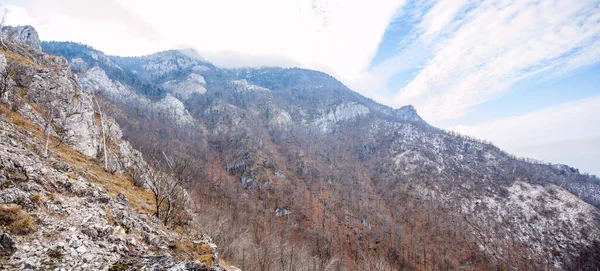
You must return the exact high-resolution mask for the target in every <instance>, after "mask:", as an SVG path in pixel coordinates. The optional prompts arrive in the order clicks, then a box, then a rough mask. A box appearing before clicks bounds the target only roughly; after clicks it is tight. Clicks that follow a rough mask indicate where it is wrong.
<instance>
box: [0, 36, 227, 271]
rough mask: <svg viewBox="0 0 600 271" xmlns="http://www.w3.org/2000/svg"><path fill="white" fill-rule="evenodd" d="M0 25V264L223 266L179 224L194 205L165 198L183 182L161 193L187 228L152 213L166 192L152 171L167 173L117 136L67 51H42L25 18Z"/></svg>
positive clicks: (201, 239) (197, 235)
mask: <svg viewBox="0 0 600 271" xmlns="http://www.w3.org/2000/svg"><path fill="white" fill-rule="evenodd" d="M2 35H4V40H3V42H4V44H5V45H6V46H1V48H0V80H1V81H0V88H1V89H0V264H1V266H2V268H1V269H3V270H25V269H32V270H140V269H144V268H145V269H146V270H159V269H160V270H207V271H208V270H225V269H224V268H223V267H221V266H220V265H219V258H218V254H217V248H216V246H215V245H214V243H213V242H212V239H211V238H210V237H209V236H207V235H203V234H202V232H201V231H200V230H197V229H195V228H194V227H193V226H184V225H183V224H182V223H183V222H182V221H187V222H186V223H188V224H190V225H194V224H195V222H194V221H197V220H198V218H197V217H196V216H195V214H194V213H193V212H192V210H191V209H177V208H170V206H171V205H173V206H180V205H182V204H187V203H189V202H190V201H191V200H190V199H189V196H188V197H187V198H186V197H185V196H186V192H185V191H184V190H181V189H179V190H177V191H178V192H180V194H178V195H182V196H183V197H182V198H178V199H174V198H173V199H171V198H169V199H166V200H165V202H168V203H169V210H173V212H174V213H175V212H176V211H177V212H179V213H178V215H179V216H178V217H177V218H175V217H173V218H172V219H173V220H174V221H175V220H176V221H178V223H180V224H181V227H185V229H186V230H185V233H177V232H176V231H175V230H178V228H172V227H169V226H170V224H168V223H164V222H163V221H166V220H164V219H161V220H163V221H161V220H159V218H160V216H158V215H156V216H153V210H154V208H155V207H156V205H155V202H154V199H155V196H156V195H164V194H162V193H158V194H156V193H153V192H151V191H155V190H154V188H153V187H155V186H153V185H154V184H156V183H157V182H155V181H153V180H156V176H159V175H160V176H164V174H167V173H161V172H160V171H159V170H158V169H157V168H153V167H152V166H151V165H150V164H148V163H147V162H146V161H145V160H144V158H143V157H142V154H141V153H140V152H139V151H137V150H136V149H135V148H133V147H132V146H131V145H130V143H129V142H128V141H126V140H124V139H123V138H122V130H121V128H120V127H119V125H118V124H117V123H116V122H115V120H114V119H113V118H111V117H110V116H107V115H105V114H104V113H103V112H102V110H101V107H99V104H98V102H97V101H96V98H95V96H94V94H93V93H91V92H89V91H87V90H84V89H83V88H82V87H81V85H80V84H79V83H78V82H77V80H76V76H75V75H74V74H73V73H72V72H71V68H70V66H69V63H68V62H67V60H66V59H65V58H62V57H57V56H52V55H48V54H46V53H44V52H42V49H41V48H40V41H39V39H38V35H37V33H36V31H35V29H33V28H32V27H4V28H2ZM132 172H135V173H136V174H132ZM161 174H162V175H161ZM133 176H136V178H134V177H133ZM144 187H149V188H150V189H145V188H144ZM172 195H176V194H172ZM156 208H158V209H160V210H163V209H164V205H162V206H159V207H156ZM162 217H163V218H164V217H165V216H164V215H163V216H162ZM181 227H180V228H181ZM179 231H180V232H181V230H179Z"/></svg>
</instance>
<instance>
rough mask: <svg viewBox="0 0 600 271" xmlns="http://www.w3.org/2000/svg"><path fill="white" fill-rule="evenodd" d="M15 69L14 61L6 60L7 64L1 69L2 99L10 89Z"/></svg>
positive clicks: (0, 91) (0, 94)
mask: <svg viewBox="0 0 600 271" xmlns="http://www.w3.org/2000/svg"><path fill="white" fill-rule="evenodd" d="M0 36H2V35H0ZM14 70H15V64H14V62H12V61H10V60H9V59H7V60H6V66H4V69H3V70H1V71H0V100H1V99H2V97H4V93H6V92H8V90H9V83H10V76H11V73H13V72H14Z"/></svg>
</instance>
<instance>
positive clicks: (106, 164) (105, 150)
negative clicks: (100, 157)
mask: <svg viewBox="0 0 600 271" xmlns="http://www.w3.org/2000/svg"><path fill="white" fill-rule="evenodd" d="M92 99H94V102H95V103H96V106H97V107H98V114H100V126H101V129H102V148H103V149H104V170H108V148H106V125H105V124H104V123H105V121H104V115H103V114H102V108H100V104H99V103H98V99H96V96H95V95H92Z"/></svg>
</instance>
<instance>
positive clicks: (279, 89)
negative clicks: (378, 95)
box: [42, 42, 600, 270]
mask: <svg viewBox="0 0 600 271" xmlns="http://www.w3.org/2000/svg"><path fill="white" fill-rule="evenodd" d="M42 47H43V50H44V51H47V52H50V53H55V54H60V55H64V56H65V57H67V59H68V60H69V61H70V63H71V65H72V69H73V71H74V72H75V73H76V74H77V76H78V80H79V81H80V82H81V84H82V85H83V86H84V87H85V88H88V89H90V90H93V91H96V92H98V93H101V94H102V95H103V96H104V98H105V99H104V100H103V101H102V103H103V105H104V106H106V107H107V108H110V110H111V115H112V116H114V117H115V119H116V120H117V121H118V122H119V124H121V125H122V126H123V129H124V134H125V136H126V137H127V138H129V139H130V140H131V141H132V144H134V146H136V147H138V148H150V147H151V146H149V143H148V142H155V143H154V145H153V146H152V147H153V148H158V149H160V150H162V151H164V152H166V153H168V154H169V155H171V156H173V157H177V158H178V159H182V160H188V161H192V163H194V164H197V165H199V166H201V167H202V169H201V170H202V174H201V175H200V176H198V178H197V180H196V182H195V183H192V184H190V189H192V190H194V191H195V194H194V196H195V197H196V199H197V201H199V202H203V203H204V204H205V205H206V207H205V208H214V209H217V210H219V212H222V213H223V215H225V214H228V215H229V216H230V217H231V220H232V221H235V223H234V226H235V227H238V228H244V227H248V230H249V231H251V232H253V236H254V242H255V243H257V246H256V248H248V247H244V249H242V248H238V249H234V248H232V249H230V250H226V251H224V254H225V255H227V256H228V257H231V258H234V259H236V262H242V261H244V260H245V258H244V257H243V256H242V255H245V254H244V253H254V254H251V255H256V257H257V258H258V257H260V256H261V255H269V256H268V257H267V258H276V256H277V255H276V254H273V251H270V252H268V251H265V250H268V248H269V246H268V245H266V244H263V242H266V241H263V240H271V242H276V241H274V240H294V242H295V243H300V244H302V245H301V247H304V248H303V249H304V251H308V252H307V253H309V254H310V255H313V256H314V257H316V258H317V259H320V261H321V262H322V263H321V265H320V267H319V268H315V269H317V270H324V269H326V268H325V267H326V266H334V265H335V266H337V268H338V269H348V270H358V269H361V268H363V266H364V265H368V264H369V263H370V261H371V260H373V259H376V260H377V259H378V258H381V260H382V261H384V262H389V263H390V264H391V265H393V266H395V267H396V268H404V269H418V270H426V269H441V270H448V269H464V268H475V269H508V270H515V269H516V270H539V269H573V270H578V269H589V270H595V268H596V267H597V266H599V265H600V263H599V262H598V259H599V257H597V255H598V254H599V253H600V246H599V244H600V242H599V240H600V228H599V220H598V216H599V212H598V208H597V207H598V206H600V180H599V179H598V178H596V177H594V176H588V175H582V174H580V173H579V172H578V171H577V170H576V169H573V168H571V167H568V166H564V165H549V164H541V163H535V162H531V161H526V160H523V159H518V158H516V157H514V156H511V155H509V154H507V153H505V152H503V151H501V150H499V149H498V148H496V147H494V146H493V145H491V144H488V143H485V142H482V141H479V140H476V139H473V138H468V137H464V136H460V135H457V134H453V133H449V132H446V131H443V130H440V129H437V128H435V127H432V126H430V125H428V124H427V123H425V122H424V121H423V120H422V119H421V118H420V117H419V116H418V114H417V113H416V111H415V109H414V108H413V107H412V106H406V107H402V108H400V109H396V110H394V109H391V108H389V107H386V106H383V105H379V104H377V103H375V102H374V101H372V100H370V99H368V98H365V97H363V96H361V95H359V94H357V93H355V92H353V91H351V90H350V89H348V88H347V87H345V86H344V85H343V84H341V83H340V82H339V81H337V80H335V79H334V78H332V77H331V76H328V75H326V74H323V73H320V72H316V71H309V70H303V69H295V68H294V69H282V68H261V69H236V70H228V69H221V68H218V67H215V66H214V65H212V64H210V63H207V62H206V61H204V60H201V59H198V58H194V57H190V54H189V53H182V52H178V51H167V52H160V53H157V54H154V55H150V56H145V57H136V58H122V57H111V56H106V55H104V54H102V53H101V52H99V51H96V50H94V49H92V48H89V47H86V46H81V45H77V44H72V43H60V42H50V43H43V44H42ZM115 71H120V73H119V72H115ZM119 74H125V75H127V76H120V75H119ZM574 195H576V196H574ZM271 221H275V222H273V223H272V222H271ZM232 227H233V226H232ZM268 232H277V233H278V234H277V236H273V234H267V233H268ZM266 243H268V242H266ZM452 248H460V249H452ZM290 254H293V249H292V253H290ZM281 258H282V259H283V258H284V257H283V254H282V255H281ZM280 263H281V266H279V268H284V263H283V262H280ZM286 264H289V263H286ZM270 266H272V268H265V266H262V267H260V265H259V264H258V263H256V264H255V263H252V262H250V263H247V264H245V266H243V267H245V268H243V269H245V270H246V269H249V270H252V269H256V270H281V269H277V267H276V266H277V265H276V264H275V263H272V264H271V265H270ZM286 266H287V265H286ZM284 269H285V268H284Z"/></svg>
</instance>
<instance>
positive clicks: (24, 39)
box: [2, 25, 42, 52]
mask: <svg viewBox="0 0 600 271" xmlns="http://www.w3.org/2000/svg"><path fill="white" fill-rule="evenodd" d="M2 35H3V36H4V39H5V40H9V41H12V42H15V43H19V44H24V45H27V46H29V48H31V49H32V50H35V51H37V52H41V51H42V46H41V42H40V37H39V36H38V33H37V31H35V28H33V27H32V26H29V25H26V26H17V27H13V26H5V27H2Z"/></svg>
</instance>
